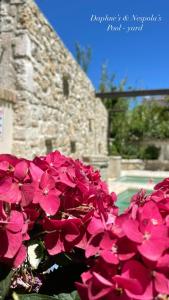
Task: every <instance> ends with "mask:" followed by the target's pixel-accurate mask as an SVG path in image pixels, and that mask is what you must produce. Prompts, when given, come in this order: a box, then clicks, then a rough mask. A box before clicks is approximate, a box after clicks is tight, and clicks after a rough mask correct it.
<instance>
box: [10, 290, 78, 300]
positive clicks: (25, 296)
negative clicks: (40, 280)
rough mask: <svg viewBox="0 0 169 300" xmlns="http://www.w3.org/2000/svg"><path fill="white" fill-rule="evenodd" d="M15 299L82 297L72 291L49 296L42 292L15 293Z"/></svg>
mask: <svg viewBox="0 0 169 300" xmlns="http://www.w3.org/2000/svg"><path fill="white" fill-rule="evenodd" d="M12 296H13V300H40V299H42V300H80V297H79V295H78V293H77V292H76V291H74V292H72V293H71V294H65V293H62V294H59V295H56V296H48V295H40V294H29V295H26V294H25V295H24V294H22V295H21V294H20V295H19V294H16V293H13V295H12Z"/></svg>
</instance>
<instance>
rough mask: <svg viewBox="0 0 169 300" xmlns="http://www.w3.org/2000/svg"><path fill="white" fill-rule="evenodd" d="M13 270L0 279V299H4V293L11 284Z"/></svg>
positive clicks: (5, 293)
mask: <svg viewBox="0 0 169 300" xmlns="http://www.w3.org/2000/svg"><path fill="white" fill-rule="evenodd" d="M13 273H14V271H11V272H9V273H8V274H7V276H6V277H5V278H3V279H1V281H0V300H4V299H5V297H6V295H7V294H8V292H9V288H10V284H11V278H12V275H13ZM1 275H2V274H0V278H1Z"/></svg>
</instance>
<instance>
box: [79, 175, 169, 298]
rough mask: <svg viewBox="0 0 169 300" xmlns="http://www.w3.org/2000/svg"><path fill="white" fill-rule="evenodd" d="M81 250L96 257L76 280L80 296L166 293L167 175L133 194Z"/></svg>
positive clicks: (168, 247)
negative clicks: (148, 190)
mask: <svg viewBox="0 0 169 300" xmlns="http://www.w3.org/2000/svg"><path fill="white" fill-rule="evenodd" d="M85 252H86V257H87V258H90V257H92V258H93V259H94V260H95V262H94V263H93V265H91V268H90V269H89V270H88V271H87V272H85V273H83V274H82V276H81V278H82V283H76V285H77V289H78V292H79V294H80V297H81V299H82V300H115V299H119V300H134V299H137V300H154V299H156V300H157V299H158V300H162V299H163V300H167V299H169V179H165V180H164V181H163V182H161V183H159V184H157V185H156V186H155V188H154V191H153V192H152V194H151V195H146V193H145V191H144V190H142V191H140V192H139V193H137V194H136V195H134V196H133V198H132V200H131V203H130V206H129V208H128V209H127V210H126V211H125V212H124V213H123V214H121V215H119V216H116V217H115V220H114V221H113V222H112V223H111V224H105V228H104V229H103V228H101V227H100V228H98V230H97V231H95V232H93V234H92V236H91V238H90V239H89V240H88V243H87V247H86V251H85Z"/></svg>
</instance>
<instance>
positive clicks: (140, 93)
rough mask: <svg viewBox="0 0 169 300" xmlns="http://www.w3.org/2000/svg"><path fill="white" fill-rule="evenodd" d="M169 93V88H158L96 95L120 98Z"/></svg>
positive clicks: (98, 93)
mask: <svg viewBox="0 0 169 300" xmlns="http://www.w3.org/2000/svg"><path fill="white" fill-rule="evenodd" d="M167 95H169V89H158V90H133V91H132V90H128V91H113V92H105V93H101V92H96V97H99V98H101V99H105V98H109V99H110V98H112V99H114V98H120V97H124V98H125V97H126V98H129V97H139V96H167Z"/></svg>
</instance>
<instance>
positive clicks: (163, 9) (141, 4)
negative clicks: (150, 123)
mask: <svg viewBox="0 0 169 300" xmlns="http://www.w3.org/2000/svg"><path fill="white" fill-rule="evenodd" d="M36 3H37V4H38V6H39V7H40V8H41V10H42V12H43V13H44V15H45V16H46V18H47V19H48V20H49V22H50V23H51V25H52V26H53V27H54V29H55V30H56V31H57V33H58V34H59V36H60V37H61V39H62V40H63V42H64V44H65V45H66V47H67V48H68V49H69V50H70V51H71V52H72V53H73V54H74V53H75V42H76V41H78V42H79V43H80V44H81V45H82V46H86V45H89V46H91V48H92V52H93V53H92V62H91V65H90V69H89V77H90V79H91V80H92V82H93V84H94V86H95V88H96V89H97V88H98V85H99V79H100V73H101V65H102V64H103V63H104V62H107V63H108V70H109V73H110V74H112V73H115V74H116V78H117V79H116V80H117V82H119V81H120V80H121V79H123V78H124V77H127V78H128V82H127V85H128V86H132V87H133V88H146V89H151V88H152V89H153V88H169V1H168V0H64V1H63V0H36ZM118 14H119V16H121V17H124V16H125V15H128V16H129V18H130V21H127V22H125V21H123V22H121V21H119V22H118V23H117V22H113V23H111V22H104V23H102V24H100V23H98V22H96V21H95V22H91V20H90V19H91V16H92V15H96V16H97V17H98V16H103V17H104V16H106V15H108V16H117V15H118ZM133 15H134V16H135V17H136V16H137V17H151V16H152V15H154V16H157V17H159V16H160V17H161V19H162V20H161V21H160V22H157V21H156V22H154V21H151V22H146V23H144V25H143V29H142V31H136V32H128V33H127V32H126V31H127V27H128V26H137V27H138V26H140V25H141V24H142V23H139V22H133V21H131V19H132V20H133ZM109 24H111V25H112V26H120V24H122V28H124V29H123V30H121V31H119V32H117V31H109V32H107V26H108V25H109Z"/></svg>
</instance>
